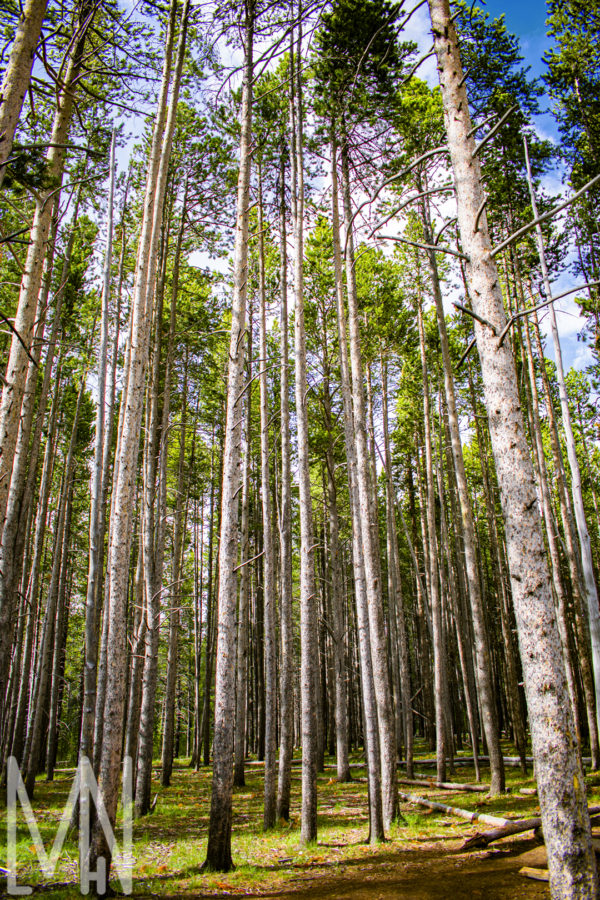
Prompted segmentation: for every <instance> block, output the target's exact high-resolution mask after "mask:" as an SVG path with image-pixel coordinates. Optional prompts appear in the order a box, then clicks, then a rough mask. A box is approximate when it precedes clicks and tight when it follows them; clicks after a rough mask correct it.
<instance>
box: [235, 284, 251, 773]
mask: <svg viewBox="0 0 600 900" xmlns="http://www.w3.org/2000/svg"><path fill="white" fill-rule="evenodd" d="M249 307H250V308H249V311H248V340H247V355H248V365H247V379H248V389H247V391H246V400H245V402H246V409H245V413H246V452H245V455H244V474H243V476H242V515H241V524H240V555H241V560H240V564H241V565H242V571H241V573H240V584H239V597H238V623H237V646H236V673H235V678H236V683H235V738H234V773H233V783H234V785H235V786H236V787H243V786H244V785H245V783H246V777H245V773H244V764H245V760H246V725H247V711H248V709H247V707H248V644H249V642H248V630H249V622H248V607H249V599H250V563H249V560H250V557H251V553H250V538H249V524H250V519H249V508H250V460H251V455H252V443H251V434H250V431H251V427H252V302H250V304H249Z"/></svg>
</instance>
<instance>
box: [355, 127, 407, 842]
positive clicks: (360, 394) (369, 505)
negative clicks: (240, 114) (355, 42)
mask: <svg viewBox="0 0 600 900" xmlns="http://www.w3.org/2000/svg"><path fill="white" fill-rule="evenodd" d="M342 185H343V204H344V221H345V226H346V238H347V249H346V289H347V294H348V332H349V336H350V358H351V362H352V405H353V410H354V440H355V443H356V493H357V501H358V507H359V511H360V531H361V536H362V545H363V560H364V567H365V584H366V591H367V601H368V611H369V634H370V639H371V659H372V664H373V678H374V683H375V697H376V700H377V721H378V728H379V746H380V753H381V779H382V804H383V824H384V828H386V829H387V828H389V827H390V825H391V823H392V822H393V821H394V820H395V818H396V815H397V812H398V797H397V786H396V777H397V776H396V761H397V750H396V735H395V729H394V711H393V706H392V692H391V687H390V677H389V671H388V650H387V640H386V634H385V626H384V621H383V600H382V593H381V577H380V564H379V547H378V545H376V543H375V540H374V527H375V523H374V521H373V518H372V517H373V514H374V504H373V498H372V496H371V477H370V465H371V463H370V460H369V452H368V447H367V424H366V423H367V419H366V410H365V397H364V372H363V365H362V356H361V349H360V329H359V317H358V300H357V295H356V273H355V268H354V239H353V234H352V206H351V199H350V174H349V161H348V148H347V144H346V143H344V144H343V145H342Z"/></svg>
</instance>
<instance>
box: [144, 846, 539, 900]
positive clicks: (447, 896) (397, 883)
mask: <svg viewBox="0 0 600 900" xmlns="http://www.w3.org/2000/svg"><path fill="white" fill-rule="evenodd" d="M532 848H533V849H532ZM542 855H543V848H535V847H533V845H532V842H531V840H529V841H524V840H520V841H514V842H512V843H511V844H505V845H504V847H503V848H502V849H497V850H487V851H483V852H478V853H457V852H452V851H449V850H448V848H447V847H441V846H439V845H438V846H435V847H431V848H429V847H428V848H423V849H421V848H419V849H416V850H405V851H400V852H397V853H390V854H387V855H385V856H379V857H378V858H377V861H374V862H372V863H370V862H369V861H368V860H356V861H353V862H350V863H347V864H345V865H343V866H339V868H338V869H337V871H336V874H335V875H330V874H328V873H323V872H322V871H321V872H320V873H319V875H318V876H316V877H315V876H311V875H307V874H302V875H299V876H298V878H297V880H296V883H295V884H294V886H293V887H292V886H290V888H288V889H285V890H283V891H280V892H276V893H262V892H258V893H255V892H253V891H248V892H247V893H238V892H237V891H236V892H235V895H236V896H245V897H256V898H258V897H260V898H261V900H275V898H289V900H296V898H298V900H300V898H302V900H304V898H309V897H310V898H311V900H391V898H406V900H459V898H460V900H463V898H464V900H467V898H478V897H480V898H482V900H529V898H534V897H535V898H542V897H543V898H548V897H549V896H550V891H549V889H548V885H547V884H546V883H544V882H538V881H532V880H530V879H528V878H525V877H524V876H523V875H519V869H520V868H521V867H522V866H524V865H527V866H538V865H539V866H542V865H543V856H542ZM231 896H234V894H232V892H227V893H216V892H215V893H190V894H177V895H172V896H170V897H166V895H165V894H161V900H175V898H176V897H177V898H184V897H185V898H188V900H192V898H194V900H200V898H209V897H210V898H213V900H214V898H222V900H224V898H225V897H231ZM151 897H152V895H151V894H148V895H146V898H147V900H150V898H151ZM146 898H144V900H146Z"/></svg>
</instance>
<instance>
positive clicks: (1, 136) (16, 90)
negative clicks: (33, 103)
mask: <svg viewBox="0 0 600 900" xmlns="http://www.w3.org/2000/svg"><path fill="white" fill-rule="evenodd" d="M47 4H48V0H27V2H26V3H25V6H24V7H22V8H21V14H20V16H19V24H18V25H17V30H16V32H15V38H14V41H13V45H12V47H11V50H10V57H9V59H8V65H7V67H6V70H5V72H4V76H3V78H2V85H1V86H0V187H2V182H3V181H4V176H5V175H6V168H7V162H8V160H9V159H10V154H11V151H12V147H13V140H14V137H15V131H16V130H17V125H18V123H19V116H20V115H21V109H22V107H23V99H24V97H25V94H26V93H27V89H28V87H29V84H30V81H31V70H32V68H33V59H34V55H35V48H36V47H37V43H38V41H39V39H40V34H41V32H42V23H43V21H44V16H45V15H46V6H47Z"/></svg>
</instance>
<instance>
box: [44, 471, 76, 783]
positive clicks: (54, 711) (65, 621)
mask: <svg viewBox="0 0 600 900" xmlns="http://www.w3.org/2000/svg"><path fill="white" fill-rule="evenodd" d="M72 513H73V478H71V480H70V482H69V484H68V486H67V498H66V511H65V525H64V529H63V539H62V546H61V549H60V569H59V576H58V599H57V610H56V623H55V626H54V651H53V658H52V683H51V688H50V708H49V710H48V738H47V745H46V746H47V749H46V781H53V780H54V768H55V766H56V756H57V752H58V726H59V716H60V699H61V695H62V683H63V677H64V668H65V650H66V643H67V630H68V627H69V609H68V603H67V596H66V594H67V590H66V587H67V570H68V567H69V545H70V542H71V519H72Z"/></svg>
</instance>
